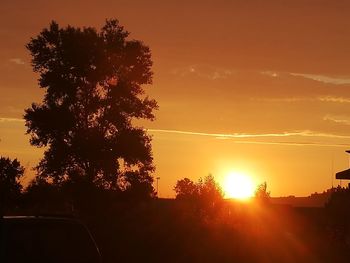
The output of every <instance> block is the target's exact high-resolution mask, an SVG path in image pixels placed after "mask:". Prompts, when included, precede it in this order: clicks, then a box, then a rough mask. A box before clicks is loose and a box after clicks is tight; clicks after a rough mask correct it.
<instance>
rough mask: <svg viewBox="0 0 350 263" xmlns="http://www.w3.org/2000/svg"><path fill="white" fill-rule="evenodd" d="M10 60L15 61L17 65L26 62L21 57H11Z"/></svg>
mask: <svg viewBox="0 0 350 263" xmlns="http://www.w3.org/2000/svg"><path fill="white" fill-rule="evenodd" d="M9 61H10V62H12V63H15V64H17V65H24V64H25V62H24V61H23V60H22V59H21V58H11V59H9Z"/></svg>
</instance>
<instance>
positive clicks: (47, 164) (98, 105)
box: [24, 20, 158, 194]
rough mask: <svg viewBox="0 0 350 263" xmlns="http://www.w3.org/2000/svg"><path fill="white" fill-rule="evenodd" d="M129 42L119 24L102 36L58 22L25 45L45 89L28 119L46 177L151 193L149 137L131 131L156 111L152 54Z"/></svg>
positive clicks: (28, 112) (110, 23)
mask: <svg viewBox="0 0 350 263" xmlns="http://www.w3.org/2000/svg"><path fill="white" fill-rule="evenodd" d="M128 36H129V32H127V31H125V30H124V28H123V27H122V26H121V25H119V22H118V20H107V21H106V24H105V25H104V26H103V27H102V29H101V30H100V31H97V30H96V29H95V28H92V27H84V28H77V27H72V26H67V27H65V28H61V27H59V25H58V24H57V23H56V22H52V23H51V24H50V26H49V28H45V29H43V30H42V32H41V33H40V34H39V35H38V36H36V37H35V38H32V39H31V41H30V42H29V43H28V44H27V48H28V50H29V51H30V53H31V55H32V66H33V70H34V71H35V72H37V73H39V75H40V78H39V86H40V88H43V89H44V90H45V95H44V98H43V101H42V102H41V103H33V104H32V106H31V107H30V108H28V109H26V111H25V116H24V118H25V120H26V126H27V133H28V134H30V135H31V140H30V142H31V144H32V145H34V146H37V147H45V149H46V151H45V153H44V157H43V159H42V160H41V161H40V163H39V165H38V166H37V172H38V175H39V176H40V177H42V178H44V179H45V180H47V181H52V182H53V183H54V184H56V185H60V184H62V182H64V181H67V180H70V181H81V179H82V178H83V180H86V181H87V182H89V183H91V184H94V185H95V186H98V187H100V188H103V189H115V190H125V189H127V188H129V187H131V185H132V184H134V183H136V184H137V185H138V186H137V187H139V186H140V185H143V186H145V185H146V187H144V188H143V190H145V189H146V191H147V192H148V193H147V194H151V193H152V192H153V188H152V186H151V184H152V182H153V178H152V176H151V173H152V172H153V170H154V166H153V158H152V152H151V137H150V136H149V135H147V134H146V131H145V130H144V129H143V128H141V127H136V126H135V125H134V124H133V121H134V120H135V119H147V120H153V119H154V114H153V111H154V110H155V109H157V107H158V106H157V103H156V101H155V100H153V99H149V98H148V97H147V96H146V95H145V90H144V88H143V85H145V84H146V85H147V84H151V83H152V75H153V73H152V71H151V66H152V61H151V52H150V49H149V48H148V47H147V46H145V45H144V44H143V43H142V42H141V41H137V40H129V39H128Z"/></svg>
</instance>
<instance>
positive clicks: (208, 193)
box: [197, 174, 224, 204]
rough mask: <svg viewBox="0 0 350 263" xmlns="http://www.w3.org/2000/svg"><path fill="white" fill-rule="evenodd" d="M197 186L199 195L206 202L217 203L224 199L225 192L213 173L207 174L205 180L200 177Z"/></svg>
mask: <svg viewBox="0 0 350 263" xmlns="http://www.w3.org/2000/svg"><path fill="white" fill-rule="evenodd" d="M197 187H198V191H199V196H200V198H201V199H202V200H203V201H204V202H209V203H213V204H215V203H218V202H220V201H222V200H223V197H224V193H223V191H222V189H221V187H220V185H219V184H218V183H217V182H216V181H215V178H214V177H213V176H212V175H211V174H209V175H208V176H206V177H205V178H204V180H202V179H199V181H198V184H197Z"/></svg>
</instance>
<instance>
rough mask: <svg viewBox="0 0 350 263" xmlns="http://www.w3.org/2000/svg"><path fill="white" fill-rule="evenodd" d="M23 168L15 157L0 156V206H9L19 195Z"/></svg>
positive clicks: (5, 207) (3, 207)
mask: <svg viewBox="0 0 350 263" xmlns="http://www.w3.org/2000/svg"><path fill="white" fill-rule="evenodd" d="M23 174H24V168H23V167H22V166H21V164H20V162H19V161H17V159H14V160H11V159H10V158H5V157H0V208H1V209H8V208H11V206H13V205H14V204H15V202H16V201H17V200H18V198H19V197H20V195H21V190H22V185H21V184H20V179H21V178H22V177H23Z"/></svg>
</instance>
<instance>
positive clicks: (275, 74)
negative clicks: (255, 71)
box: [260, 71, 280, 78]
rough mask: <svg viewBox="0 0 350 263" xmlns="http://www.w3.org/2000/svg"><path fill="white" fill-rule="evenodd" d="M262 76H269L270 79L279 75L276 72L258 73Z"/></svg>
mask: <svg viewBox="0 0 350 263" xmlns="http://www.w3.org/2000/svg"><path fill="white" fill-rule="evenodd" d="M260 73H261V74H262V75H267V76H270V77H273V78H277V77H278V76H279V75H280V73H278V72H276V71H262V72H260Z"/></svg>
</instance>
